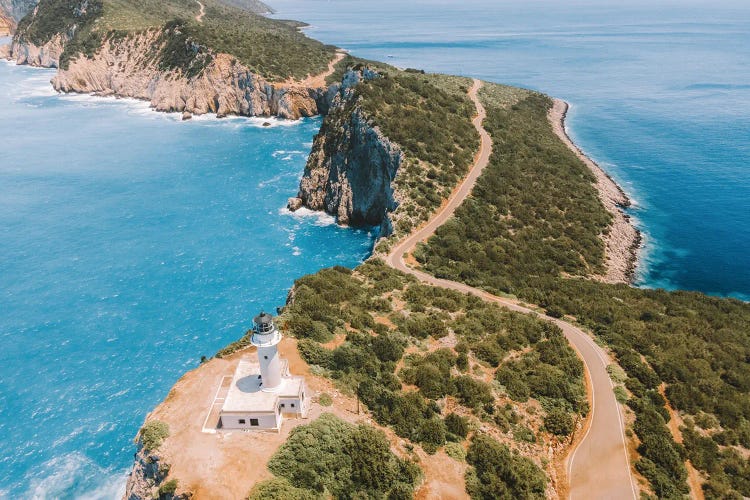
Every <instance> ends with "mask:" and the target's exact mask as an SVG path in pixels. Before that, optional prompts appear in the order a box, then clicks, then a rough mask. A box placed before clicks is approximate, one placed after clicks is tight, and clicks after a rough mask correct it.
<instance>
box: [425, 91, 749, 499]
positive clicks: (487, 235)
mask: <svg viewBox="0 0 750 500" xmlns="http://www.w3.org/2000/svg"><path fill="white" fill-rule="evenodd" d="M481 96H482V98H483V99H484V102H485V104H486V105H487V107H488V119H487V120H486V122H485V128H487V129H488V131H489V132H490V133H491V135H492V137H493V141H494V149H493V156H492V159H491V163H490V166H489V167H488V168H487V170H486V171H485V172H484V174H483V175H482V177H481V178H480V180H479V182H478V184H477V187H476V188H475V190H474V192H473V195H472V197H471V198H469V199H468V200H467V201H466V202H465V203H464V204H463V205H462V206H461V207H460V208H459V209H458V210H457V212H456V216H455V218H454V219H452V220H451V221H449V222H448V223H446V224H445V225H444V226H442V227H441V228H440V229H438V231H437V234H436V235H435V237H433V238H432V239H431V240H430V241H429V243H428V244H427V245H425V246H422V247H421V248H419V249H418V251H417V252H416V257H417V259H418V260H419V261H420V262H421V264H422V265H423V266H424V267H425V268H426V269H427V270H429V271H430V272H432V273H434V274H435V275H437V276H439V277H444V278H448V279H451V280H456V281H461V282H465V283H468V284H470V285H473V286H476V287H479V288H483V289H486V290H489V291H492V292H494V293H509V294H513V295H516V296H518V297H520V298H522V299H524V300H526V301H528V302H531V303H534V304H538V305H540V306H541V307H543V308H545V309H546V310H547V312H548V313H549V314H551V315H554V316H561V315H564V314H567V315H571V316H573V317H575V318H576V319H577V320H578V322H579V323H581V324H583V325H584V326H585V327H587V328H589V329H590V330H592V331H593V332H595V333H596V334H597V336H598V337H599V338H600V339H602V340H603V341H605V342H606V343H607V344H608V345H609V346H610V348H611V349H612V351H613V352H614V354H615V355H616V357H617V361H618V364H619V365H620V366H622V368H623V369H624V370H625V373H624V374H620V373H612V372H611V373H612V375H613V377H617V378H618V379H619V380H616V381H615V382H619V383H624V388H623V387H622V386H620V387H618V397H619V399H621V400H622V399H624V398H627V397H628V394H630V398H629V400H628V402H627V404H628V406H629V407H630V408H631V409H632V410H633V412H634V413H635V416H636V422H635V425H634V429H633V430H634V432H635V435H636V436H637V440H638V443H639V444H638V451H639V453H640V456H641V458H640V459H639V460H638V461H637V463H636V468H637V469H638V471H639V472H640V473H641V474H642V475H643V476H644V477H646V478H647V479H648V480H649V482H650V484H651V489H652V492H653V493H654V494H655V495H656V496H658V497H660V498H673V497H678V496H681V495H684V494H685V493H686V492H687V491H688V490H687V484H686V477H687V473H686V468H685V464H684V462H685V460H686V459H687V458H690V460H691V462H692V463H693V465H694V466H695V467H697V468H698V469H699V470H700V471H701V472H702V473H703V474H704V475H705V476H706V477H707V480H706V482H705V483H704V485H703V488H704V493H705V494H706V497H707V498H734V497H738V496H742V495H744V496H748V495H750V485H748V482H747V481H746V480H745V478H746V477H748V475H747V473H746V472H747V470H748V466H749V464H750V462H748V459H747V457H748V456H749V455H748V454H750V385H749V384H748V381H750V364H748V359H750V335H748V332H750V306H749V305H748V304H745V303H742V302H740V301H737V300H732V299H721V298H714V297H707V296H705V295H702V294H699V293H692V292H666V291H663V290H644V289H637V288H632V287H629V286H626V285H609V284H604V283H600V282H597V281H593V280H589V279H582V278H585V277H588V276H591V275H592V274H596V273H599V272H601V270H602V266H603V245H602V242H601V239H600V235H601V234H604V233H606V232H607V230H608V228H607V226H608V224H609V220H610V217H609V215H608V214H607V213H606V211H605V210H604V208H603V206H602V205H601V203H600V202H599V200H598V199H597V196H596V192H595V191H594V188H593V186H592V180H593V179H592V176H591V174H590V173H589V172H588V171H587V170H586V167H585V166H584V165H583V164H582V163H581V162H580V161H578V160H577V159H576V158H575V157H574V155H573V154H572V153H571V152H570V151H568V150H567V149H566V148H565V147H564V145H563V144H562V143H561V142H560V141H558V140H557V138H556V137H555V136H554V134H553V132H552V130H551V127H550V126H549V125H548V122H547V119H546V113H547V110H548V108H549V106H550V101H549V100H548V99H547V98H546V97H543V96H540V95H536V94H530V95H528V96H527V97H526V98H524V99H523V100H521V101H519V102H516V103H514V104H511V105H510V106H508V105H507V102H505V103H504V102H503V101H506V99H505V98H504V97H503V95H502V92H500V91H498V90H497V89H496V88H495V87H494V86H488V87H487V90H485V91H484V92H482V94H481ZM488 355H489V356H490V358H488V359H491V357H492V356H493V353H492V351H489V354H488ZM523 362H524V360H523V357H522V358H520V359H519V360H514V361H513V362H512V365H513V366H516V365H520V366H519V368H521V367H522V364H523ZM532 378H533V372H526V373H525V374H524V376H519V377H518V378H517V379H516V378H512V377H511V376H510V375H509V374H506V373H504V372H503V371H502V370H501V372H500V382H501V383H505V384H506V385H505V386H506V390H509V392H510V393H511V394H514V395H515V396H516V397H520V396H522V395H523V394H524V393H525V388H524V386H523V385H520V384H519V387H516V384H517V381H519V380H520V381H523V382H524V383H525V384H526V385H528V384H529V382H531V380H532ZM661 384H664V385H665V387H666V392H665V394H666V397H667V398H668V399H669V401H670V403H671V404H672V405H673V406H674V407H675V408H676V409H677V410H679V411H680V413H681V414H682V415H683V416H685V417H687V418H686V423H687V424H686V425H687V426H686V428H685V430H683V432H684V433H685V436H687V437H686V438H685V440H684V445H680V444H678V443H676V442H675V441H674V439H673V437H672V435H671V434H670V432H669V430H668V429H667V426H666V423H667V422H668V421H669V418H670V416H669V413H668V412H667V409H666V407H665V403H666V401H665V399H664V398H663V397H662V396H661V394H660V391H659V389H660V385H661ZM509 388H510V389H509ZM625 389H627V392H626V390H625ZM563 392H565V391H563ZM558 402H559V403H565V404H569V403H570V401H569V400H568V399H566V398H563V400H561V401H558ZM558 407H564V405H562V406H560V405H558ZM552 415H553V413H552V411H550V413H548V415H547V417H545V427H546V428H547V429H548V430H549V431H551V432H563V431H564V430H565V429H566V428H567V426H568V425H567V424H568V422H567V419H566V418H561V419H558V418H555V419H554V421H553V419H552ZM699 420H700V421H701V422H702V423H703V424H704V425H705V428H701V427H700V426H699V425H697V424H696V423H695V422H698V421H699ZM709 457H711V458H709Z"/></svg>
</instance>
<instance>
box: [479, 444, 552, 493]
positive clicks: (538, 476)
mask: <svg viewBox="0 0 750 500" xmlns="http://www.w3.org/2000/svg"><path fill="white" fill-rule="evenodd" d="M466 461H467V462H468V463H469V464H470V465H471V466H472V467H471V469H469V470H468V471H467V473H466V489H467V491H468V492H469V495H471V498H476V499H482V500H489V499H498V498H503V499H506V498H507V499H515V498H524V499H534V498H538V499H542V498H545V490H546V483H547V481H546V478H545V476H544V473H543V472H542V471H541V469H539V467H537V466H536V465H535V464H534V462H532V461H531V460H529V459H528V458H524V457H521V456H518V455H517V454H515V453H511V451H510V450H509V449H508V447H507V446H505V445H502V444H500V443H498V442H497V441H495V440H494V439H492V438H491V437H489V436H487V435H484V434H478V435H477V436H475V437H474V439H472V441H471V445H470V446H469V452H468V453H467V455H466Z"/></svg>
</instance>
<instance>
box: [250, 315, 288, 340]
mask: <svg viewBox="0 0 750 500" xmlns="http://www.w3.org/2000/svg"><path fill="white" fill-rule="evenodd" d="M280 341H281V334H280V333H279V331H278V330H277V329H276V325H274V324H273V316H271V315H270V314H268V313H265V312H261V313H260V314H259V315H257V316H256V317H255V318H253V336H252V338H251V342H252V343H253V345H256V346H267V345H275V344H278V343H279V342H280Z"/></svg>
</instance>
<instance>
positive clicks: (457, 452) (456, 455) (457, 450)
mask: <svg viewBox="0 0 750 500" xmlns="http://www.w3.org/2000/svg"><path fill="white" fill-rule="evenodd" d="M445 454H446V455H448V456H449V457H451V458H452V459H453V460H457V461H459V462H465V461H466V450H464V447H463V446H462V445H461V443H448V444H446V445H445Z"/></svg>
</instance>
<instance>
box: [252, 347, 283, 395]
mask: <svg viewBox="0 0 750 500" xmlns="http://www.w3.org/2000/svg"><path fill="white" fill-rule="evenodd" d="M258 362H259V363H260V373H261V376H262V378H263V388H264V389H265V388H270V387H276V386H278V385H279V384H280V383H281V358H280V357H279V351H278V349H276V346H275V345H273V346H270V347H258Z"/></svg>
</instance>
